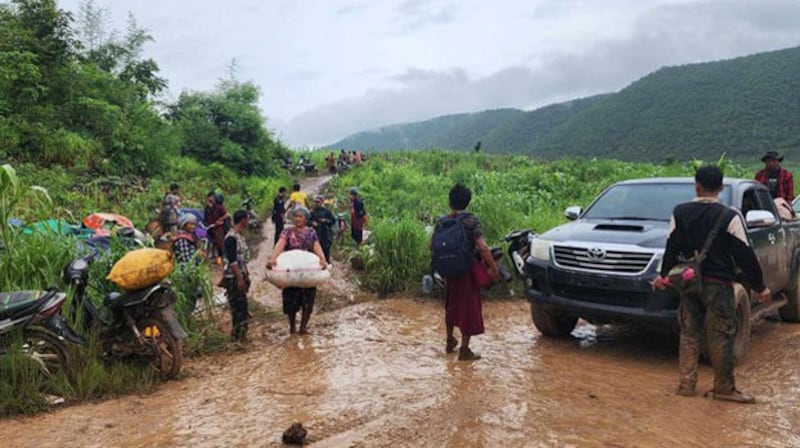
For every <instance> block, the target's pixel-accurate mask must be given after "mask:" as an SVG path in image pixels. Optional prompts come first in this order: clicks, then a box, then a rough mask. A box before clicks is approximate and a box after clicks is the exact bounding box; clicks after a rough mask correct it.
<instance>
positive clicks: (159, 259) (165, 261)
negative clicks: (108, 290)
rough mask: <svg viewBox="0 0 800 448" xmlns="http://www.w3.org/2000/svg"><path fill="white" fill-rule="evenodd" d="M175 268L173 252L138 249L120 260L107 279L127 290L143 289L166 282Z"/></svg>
mask: <svg viewBox="0 0 800 448" xmlns="http://www.w3.org/2000/svg"><path fill="white" fill-rule="evenodd" d="M174 268H175V263H174V262H173V260H172V252H170V251H167V250H161V249H149V248H148V249H137V250H132V251H130V252H128V253H127V254H125V255H124V256H123V257H122V258H120V260H119V261H118V262H117V263H116V264H115V265H114V267H112V268H111V272H109V273H108V276H107V277H106V279H108V280H111V281H112V282H114V284H116V285H117V286H119V287H120V288H122V289H125V290H134V289H142V288H146V287H148V286H150V285H154V284H156V283H158V282H160V281H161V280H164V279H165V278H167V276H168V275H169V274H170V273H172V270H173V269H174Z"/></svg>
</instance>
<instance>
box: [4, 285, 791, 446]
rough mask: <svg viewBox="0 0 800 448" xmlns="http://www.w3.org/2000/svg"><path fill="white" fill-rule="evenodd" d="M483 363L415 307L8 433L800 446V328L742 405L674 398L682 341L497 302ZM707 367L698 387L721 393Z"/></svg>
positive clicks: (141, 440) (376, 308)
mask: <svg viewBox="0 0 800 448" xmlns="http://www.w3.org/2000/svg"><path fill="white" fill-rule="evenodd" d="M485 314H486V328H487V334H486V335H483V336H481V337H477V338H475V339H474V343H473V349H474V350H476V351H477V352H479V353H481V354H482V355H483V359H481V360H479V361H476V362H472V363H464V362H459V361H457V360H456V359H455V357H454V355H446V354H445V353H444V347H443V345H444V335H443V332H444V328H443V324H442V310H441V305H440V304H438V303H436V302H431V301H422V300H415V299H408V298H401V299H391V300H385V301H380V302H377V301H372V302H368V303H361V304H358V305H354V306H351V307H347V308H344V309H340V310H337V311H335V312H330V313H324V314H322V315H315V316H314V317H313V318H312V325H311V330H312V331H313V332H314V334H312V335H310V336H303V337H300V336H289V335H288V333H287V331H286V328H284V324H283V322H280V323H277V322H276V323H275V324H273V325H272V326H271V327H268V328H266V329H265V330H264V335H263V336H261V337H258V336H257V335H256V340H255V341H254V342H251V343H250V346H249V347H248V348H247V350H246V351H245V352H244V353H238V354H232V355H223V356H216V357H211V358H206V359H201V360H194V361H192V362H190V364H189V366H188V372H187V374H186V376H185V377H184V378H183V379H182V380H180V381H174V382H170V383H167V384H164V385H163V386H162V387H161V388H160V390H159V391H158V392H157V393H155V394H153V395H149V396H137V397H125V398H121V399H118V400H112V401H107V402H103V403H99V404H86V405H79V406H74V407H70V408H66V409H62V410H59V411H56V412H53V413H51V414H47V415H41V416H36V417H32V418H21V419H15V420H6V421H2V422H0V440H3V445H4V446H14V447H28V446H30V447H34V446H35V447H49V446H52V447H66V446H76V447H77V446H82V447H85V446H212V447H213V446H278V445H279V444H280V435H281V433H282V432H283V431H284V430H285V429H286V428H288V427H289V425H290V424H292V423H293V422H295V421H299V422H302V423H303V425H304V426H306V427H307V428H308V430H309V440H310V442H311V443H312V444H313V445H314V446H320V447H328V446H330V447H342V446H359V447H360V446H370V447H371V446H452V447H461V446H559V447H561V446H603V447H608V446H614V447H617V446H624V447H628V446H798V445H800V431H799V430H798V428H800V407H798V404H800V403H798V401H800V398H798V397H800V394H799V392H800V386H798V385H799V384H800V371H799V370H798V368H797V361H796V357H797V353H798V349H800V338H798V335H800V326H797V325H788V324H779V323H771V322H766V323H763V324H761V325H759V326H758V327H756V333H757V334H756V335H755V337H754V341H753V345H752V346H751V353H750V356H749V358H748V359H747V361H746V362H745V364H744V365H743V366H741V367H739V368H738V371H737V373H738V381H739V386H740V388H741V389H743V390H745V391H747V392H749V393H753V394H755V395H756V396H757V397H758V399H759V400H760V401H759V403H758V404H756V405H751V406H743V405H737V404H731V403H721V402H714V401H710V400H705V399H703V398H701V397H696V398H681V397H677V396H675V395H673V394H672V390H673V387H674V385H675V381H676V375H677V372H676V359H675V344H674V343H672V342H671V341H668V340H665V339H664V337H663V336H658V335H650V334H648V333H642V332H637V331H636V330H631V329H622V330H617V329H615V328H605V327H604V328H600V329H595V328H594V327H592V326H585V327H583V328H579V329H578V330H576V332H575V334H576V335H578V337H576V338H574V339H572V340H552V339H546V338H543V337H541V336H539V335H538V333H537V332H536V330H534V328H533V327H532V324H531V323H530V314H529V310H528V305H527V303H525V302H522V301H503V300H496V301H490V302H488V303H487V304H486V307H485ZM711 380H712V378H711V371H710V369H709V368H708V367H704V368H703V370H702V372H701V381H700V389H701V390H705V389H706V388H708V387H710V385H711Z"/></svg>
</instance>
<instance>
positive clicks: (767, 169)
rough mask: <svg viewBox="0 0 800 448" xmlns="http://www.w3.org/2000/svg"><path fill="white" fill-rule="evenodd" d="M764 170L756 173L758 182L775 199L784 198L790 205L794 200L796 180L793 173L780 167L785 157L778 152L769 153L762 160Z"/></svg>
mask: <svg viewBox="0 0 800 448" xmlns="http://www.w3.org/2000/svg"><path fill="white" fill-rule="evenodd" d="M761 161H762V162H764V169H762V170H760V171H759V172H757V173H756V181H757V182H760V183H762V184H764V185H766V186H767V188H769V192H770V194H771V195H772V198H773V199H777V198H783V199H785V200H786V201H787V202H789V203H790V204H791V203H792V200H793V199H794V179H792V173H790V172H789V170H787V169H786V168H784V167H782V166H781V165H780V163H781V162H783V156H781V155H779V154H778V153H777V152H776V151H768V152H767V153H766V154H764V157H762V158H761Z"/></svg>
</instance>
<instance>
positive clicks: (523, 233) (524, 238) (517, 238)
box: [503, 229, 536, 279]
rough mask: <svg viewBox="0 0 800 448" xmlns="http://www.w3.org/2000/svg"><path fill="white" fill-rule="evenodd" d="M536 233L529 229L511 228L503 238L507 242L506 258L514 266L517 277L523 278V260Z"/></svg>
mask: <svg viewBox="0 0 800 448" xmlns="http://www.w3.org/2000/svg"><path fill="white" fill-rule="evenodd" d="M534 238H536V234H535V233H534V232H533V231H532V230H530V229H520V230H512V231H511V232H508V234H507V235H506V236H505V237H504V238H503V239H504V240H505V242H506V243H508V258H510V259H511V264H512V265H513V267H514V274H516V276H517V278H520V279H524V278H525V260H527V259H528V256H529V255H530V252H531V240H533V239H534Z"/></svg>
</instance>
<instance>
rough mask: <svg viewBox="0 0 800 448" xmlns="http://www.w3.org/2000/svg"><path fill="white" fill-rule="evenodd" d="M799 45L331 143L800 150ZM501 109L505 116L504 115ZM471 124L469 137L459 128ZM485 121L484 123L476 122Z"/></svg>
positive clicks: (661, 152)
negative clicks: (590, 92)
mask: <svg viewBox="0 0 800 448" xmlns="http://www.w3.org/2000/svg"><path fill="white" fill-rule="evenodd" d="M798 73H800V47H795V48H788V49H785V50H779V51H772V52H767V53H759V54H755V55H751V56H745V57H740V58H736V59H731V60H725V61H716V62H707V63H701V64H688V65H682V66H677V67H667V68H662V69H660V70H657V71H656V72H654V73H651V74H649V75H647V76H645V77H643V78H641V79H639V80H638V81H636V82H634V83H632V84H631V85H629V86H628V87H626V88H624V89H622V90H621V91H619V92H617V93H612V94H608V95H599V96H595V97H590V98H584V99H580V100H575V101H569V102H565V103H559V104H554V105H551V106H547V107H543V108H540V109H537V110H534V111H528V112H523V111H515V110H504V111H502V114H500V112H501V111H486V112H480V113H475V114H461V115H452V116H448V117H439V118H434V119H432V120H428V121H424V122H420V123H411V124H406V125H395V126H387V127H384V128H381V129H377V130H374V131H368V132H362V133H359V134H355V135H353V136H350V137H348V138H346V139H344V140H342V141H340V142H337V143H335V144H334V145H333V146H335V147H345V148H360V149H365V150H367V149H376V150H393V149H417V148H430V147H437V148H446V149H453V150H465V151H468V150H473V149H474V145H475V144H476V142H477V141H481V143H482V145H481V150H482V151H486V152H495V153H522V154H528V155H533V156H535V157H540V158H561V157H570V156H573V157H574V156H582V157H603V158H615V159H620V160H630V161H651V162H664V161H669V160H687V159H692V158H716V157H718V156H719V155H720V154H722V153H725V154H727V155H728V156H729V157H732V158H735V159H739V160H747V159H749V160H757V159H758V157H759V156H760V155H761V154H762V153H763V152H764V151H766V150H777V151H780V152H783V153H789V154H791V155H798V156H800V149H798V147H799V146H800V128H798V126H797V123H800V76H798ZM498 118H502V120H498ZM461 128H468V129H471V130H472V131H473V132H472V134H470V137H472V141H470V142H465V141H461V140H458V139H457V138H456V136H457V134H460V133H461V131H460V129H461ZM478 131H480V132H478Z"/></svg>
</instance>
